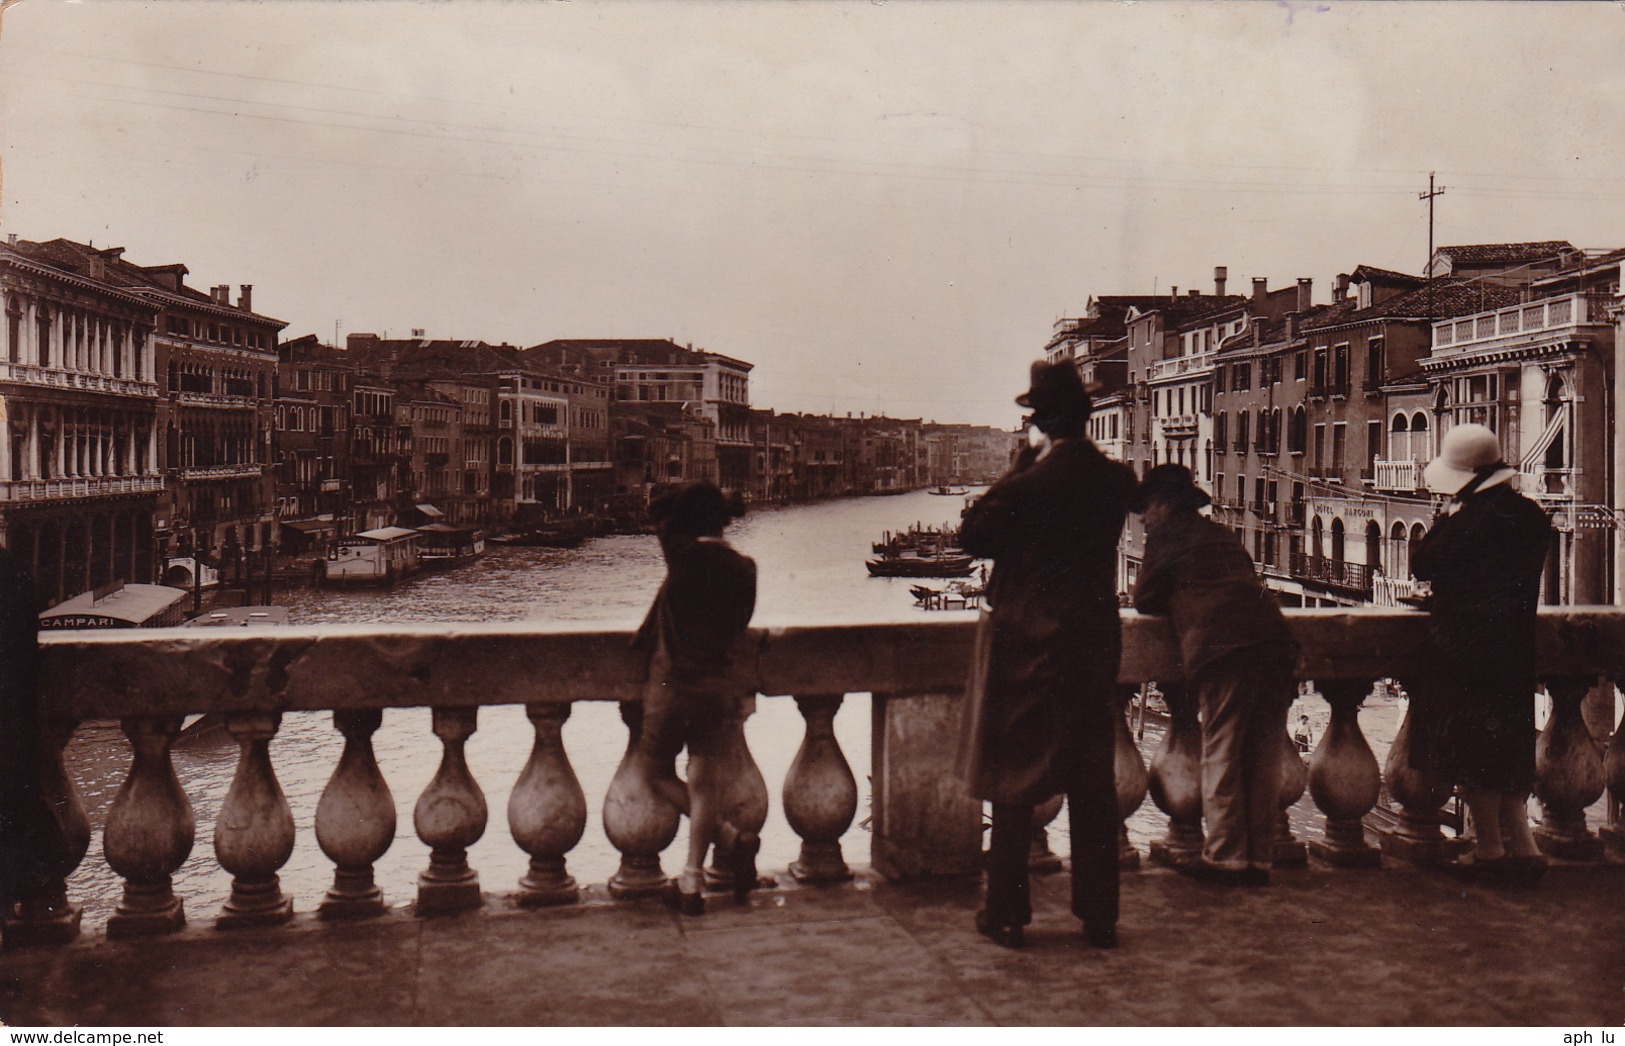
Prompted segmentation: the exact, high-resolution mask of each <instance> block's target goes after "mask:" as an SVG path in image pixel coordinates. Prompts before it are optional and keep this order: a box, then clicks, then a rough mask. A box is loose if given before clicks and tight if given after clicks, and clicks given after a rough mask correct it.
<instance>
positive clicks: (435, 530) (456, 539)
mask: <svg viewBox="0 0 1625 1046" xmlns="http://www.w3.org/2000/svg"><path fill="white" fill-rule="evenodd" d="M417 532H418V533H419V534H421V535H423V542H422V544H421V545H420V546H419V548H418V556H419V559H420V560H421V561H422V564H423V565H424V566H425V567H430V566H456V565H457V564H459V563H467V562H468V561H469V560H473V559H478V558H480V557H481V556H483V555H485V531H483V530H480V529H479V528H478V527H460V526H457V525H456V524H454V523H430V524H428V525H427V526H422V527H418V528H417Z"/></svg>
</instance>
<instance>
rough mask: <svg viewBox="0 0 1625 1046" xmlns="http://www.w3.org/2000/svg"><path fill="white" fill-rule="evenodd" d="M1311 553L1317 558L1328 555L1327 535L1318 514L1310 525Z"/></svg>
mask: <svg viewBox="0 0 1625 1046" xmlns="http://www.w3.org/2000/svg"><path fill="white" fill-rule="evenodd" d="M1309 554H1310V555H1311V556H1313V557H1314V558H1315V559H1323V558H1325V556H1326V536H1325V533H1324V529H1323V528H1322V526H1321V523H1320V517H1319V516H1316V517H1315V519H1314V522H1312V523H1311V524H1310V525H1309Z"/></svg>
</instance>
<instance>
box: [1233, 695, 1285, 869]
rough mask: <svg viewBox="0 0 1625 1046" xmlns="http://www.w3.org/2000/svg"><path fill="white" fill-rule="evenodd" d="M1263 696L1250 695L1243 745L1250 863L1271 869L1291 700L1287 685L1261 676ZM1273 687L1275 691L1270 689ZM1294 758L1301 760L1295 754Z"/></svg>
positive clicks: (1247, 848) (1273, 857)
mask: <svg viewBox="0 0 1625 1046" xmlns="http://www.w3.org/2000/svg"><path fill="white" fill-rule="evenodd" d="M1256 685H1257V686H1259V687H1260V688H1261V689H1260V691H1259V692H1256V693H1253V694H1251V695H1249V696H1250V697H1251V698H1252V701H1253V705H1252V708H1251V709H1250V710H1249V713H1250V714H1249V715H1248V717H1247V720H1248V722H1247V736H1246V738H1245V739H1244V740H1243V742H1242V751H1243V759H1244V760H1245V763H1244V772H1243V773H1244V776H1243V781H1242V786H1243V788H1244V789H1245V791H1246V797H1245V800H1244V802H1245V813H1246V826H1247V843H1246V856H1247V863H1248V864H1250V865H1252V866H1253V867H1254V868H1264V869H1268V868H1269V867H1270V866H1271V865H1273V864H1274V863H1275V834H1276V831H1277V828H1278V823H1279V821H1280V818H1281V769H1282V768H1281V760H1282V759H1283V758H1285V756H1286V743H1287V741H1286V710H1287V708H1288V706H1289V705H1290V704H1291V699H1290V698H1289V697H1287V696H1286V695H1285V693H1283V692H1282V688H1283V685H1284V683H1283V682H1282V681H1277V682H1275V683H1271V682H1270V679H1269V677H1268V675H1267V674H1263V673H1261V674H1260V678H1259V679H1258V681H1257V684H1256ZM1272 687H1273V690H1272V689H1270V688H1272ZM1293 758H1297V755H1296V753H1294V755H1293Z"/></svg>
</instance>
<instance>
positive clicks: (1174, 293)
mask: <svg viewBox="0 0 1625 1046" xmlns="http://www.w3.org/2000/svg"><path fill="white" fill-rule="evenodd" d="M1168 297H1170V298H1177V297H1179V288H1178V287H1169V288H1168Z"/></svg>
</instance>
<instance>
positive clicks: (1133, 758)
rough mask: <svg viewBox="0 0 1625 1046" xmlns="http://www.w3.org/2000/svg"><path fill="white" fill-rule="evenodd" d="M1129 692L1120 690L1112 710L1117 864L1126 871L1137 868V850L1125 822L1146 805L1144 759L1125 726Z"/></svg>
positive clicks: (1138, 860) (1132, 733) (1131, 732)
mask: <svg viewBox="0 0 1625 1046" xmlns="http://www.w3.org/2000/svg"><path fill="white" fill-rule="evenodd" d="M1130 693H1132V691H1131V690H1130V689H1128V688H1121V689H1119V690H1118V693H1117V695H1116V703H1115V705H1114V707H1113V710H1112V711H1113V714H1112V724H1113V726H1112V730H1113V741H1114V744H1113V748H1114V756H1113V776H1114V778H1115V780H1116V783H1117V816H1118V818H1119V820H1120V821H1121V822H1122V823H1120V824H1119V825H1118V826H1117V861H1118V864H1119V865H1120V866H1121V867H1123V868H1125V869H1135V868H1138V867H1140V851H1138V850H1136V849H1135V848H1134V844H1133V843H1131V842H1129V839H1128V824H1127V822H1128V819H1129V817H1130V816H1132V815H1133V813H1134V811H1136V810H1138V809H1139V808H1140V804H1141V803H1143V802H1145V793H1146V787H1147V775H1146V771H1145V760H1144V759H1141V758H1140V749H1139V747H1138V746H1136V745H1135V743H1134V732H1133V731H1132V730H1130V729H1129V726H1128V715H1127V714H1126V713H1127V708H1128V700H1127V698H1128V695H1129V694H1130Z"/></svg>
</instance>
